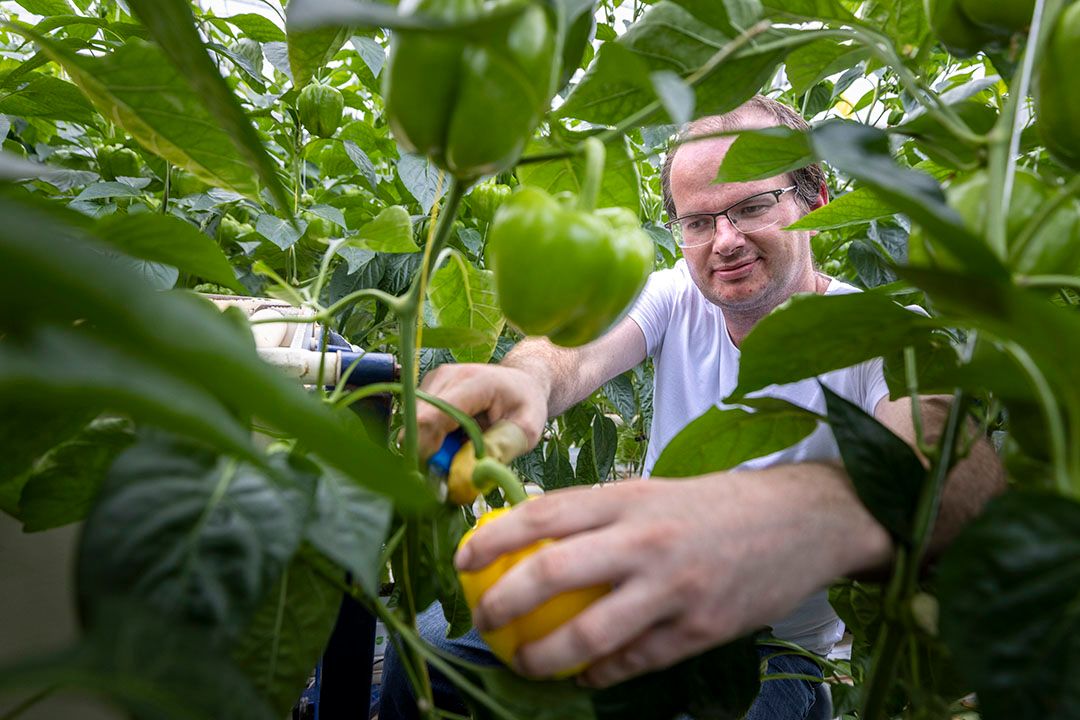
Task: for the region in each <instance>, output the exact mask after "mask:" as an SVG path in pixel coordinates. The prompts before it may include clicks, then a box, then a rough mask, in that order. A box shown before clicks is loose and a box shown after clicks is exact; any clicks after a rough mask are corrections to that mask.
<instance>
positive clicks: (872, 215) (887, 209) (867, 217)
mask: <svg viewBox="0 0 1080 720" xmlns="http://www.w3.org/2000/svg"><path fill="white" fill-rule="evenodd" d="M895 213H896V210H895V209H894V208H893V207H892V206H891V205H890V204H889V203H887V202H885V201H883V200H881V199H880V198H879V197H878V196H877V195H875V194H874V191H873V190H870V189H869V188H856V189H855V190H852V191H851V192H849V193H846V194H844V195H841V196H840V197H838V198H836V199H835V200H832V201H830V202H829V203H828V204H826V205H823V206H822V207H819V208H818V209H817V210H814V211H813V212H810V213H807V214H806V215H803V216H802V217H801V218H799V220H798V221H796V222H794V223H792V224H791V225H788V226H787V228H785V229H786V230H835V229H837V228H842V227H848V226H849V225H861V224H863V223H867V222H870V221H871V220H877V219H878V218H883V217H888V216H890V215H893V214H895Z"/></svg>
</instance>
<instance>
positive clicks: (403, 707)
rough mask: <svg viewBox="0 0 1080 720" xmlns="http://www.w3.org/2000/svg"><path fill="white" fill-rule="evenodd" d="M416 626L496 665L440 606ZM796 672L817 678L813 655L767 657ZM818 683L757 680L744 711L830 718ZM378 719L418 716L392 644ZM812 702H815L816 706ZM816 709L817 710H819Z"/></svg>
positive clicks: (439, 678) (442, 692)
mask: <svg viewBox="0 0 1080 720" xmlns="http://www.w3.org/2000/svg"><path fill="white" fill-rule="evenodd" d="M416 626H417V630H418V631H419V633H420V637H422V638H423V639H424V640H425V641H426V642H427V643H429V644H431V645H434V646H435V647H437V648H440V649H442V650H445V651H446V652H448V653H451V654H453V655H456V656H458V657H460V658H462V659H464V660H467V661H469V662H473V663H476V664H479V665H498V664H499V661H498V659H496V658H495V656H494V655H492V654H491V651H490V650H488V647H487V645H485V644H484V641H483V640H482V639H481V638H480V634H479V633H477V632H476V630H475V629H473V630H470V631H469V632H468V633H466V634H465V635H463V636H461V637H459V638H455V639H453V640H447V639H446V620H445V618H444V617H443V613H442V607H441V606H440V605H439V604H438V603H436V604H434V605H432V606H431V607H429V608H428V609H427V610H425V611H423V612H422V613H420V614H419V615H418V616H417V618H416ZM774 652H776V648H769V647H761V646H759V647H758V654H759V656H760V657H762V658H764V657H765V656H767V655H771V654H772V653H774ZM429 670H430V672H431V688H432V691H433V692H434V695H435V704H436V705H437V706H438V707H440V708H442V709H443V710H447V711H449V712H454V713H459V714H462V715H468V709H467V708H466V706H465V703H463V702H462V701H461V698H460V696H458V693H457V690H455V689H454V686H453V685H452V684H451V683H450V681H449V680H447V679H446V677H445V676H444V675H442V674H441V673H440V672H438V671H437V670H435V669H434V668H430V667H429ZM774 673H798V674H800V675H813V676H815V677H821V670H820V668H819V667H818V665H817V664H816V663H814V662H813V661H812V660H810V659H808V658H805V657H801V656H798V655H782V656H780V657H775V658H772V659H771V660H769V668H768V674H774ZM820 685H821V684H820V683H811V682H810V681H808V680H767V681H765V682H763V683H761V691H760V692H759V693H758V696H757V699H756V700H754V704H753V705H752V706H751V707H750V710H749V712H748V713H747V714H746V719H747V720H807V719H808V718H817V717H821V718H829V717H830V715H829V713H828V709H827V708H826V707H823V706H824V705H828V694H827V692H824V689H823V688H821V689H819V688H818V687H817V686H820ZM380 698H381V700H380V704H379V720H414V719H415V718H419V713H417V711H416V700H415V696H414V695H413V690H412V687H411V686H410V684H409V679H408V677H407V676H406V674H405V670H404V669H403V668H402V666H401V662H400V661H399V660H398V658H397V655H396V653H395V652H394V648H393V647H392V646H388V647H387V648H386V655H385V658H384V659H383V675H382V689H381V693H380ZM815 704H816V705H817V707H815ZM819 713H821V714H820V715H819Z"/></svg>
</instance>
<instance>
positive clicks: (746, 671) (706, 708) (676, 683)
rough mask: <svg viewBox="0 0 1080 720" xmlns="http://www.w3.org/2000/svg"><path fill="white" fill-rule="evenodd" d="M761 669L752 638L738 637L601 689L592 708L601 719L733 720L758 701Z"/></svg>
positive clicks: (595, 696) (598, 719) (594, 696)
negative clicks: (686, 719)
mask: <svg viewBox="0 0 1080 720" xmlns="http://www.w3.org/2000/svg"><path fill="white" fill-rule="evenodd" d="M758 664H759V660H758V653H757V649H756V646H755V642H754V638H753V637H752V636H750V637H744V638H740V639H738V640H735V641H732V642H730V643H728V644H726V645H721V646H720V647H718V648H713V649H712V650H709V651H707V652H705V653H703V654H701V655H698V656H697V657H694V658H690V659H689V660H684V661H682V662H680V663H678V664H677V665H674V666H672V667H670V668H667V669H666V670H661V671H659V672H654V673H650V674H648V675H643V676H639V677H636V678H634V679H632V680H628V681H626V682H624V683H621V684H619V685H616V686H614V687H611V688H608V689H606V690H601V691H599V692H597V693H596V694H595V695H593V707H594V708H595V710H596V717H597V720H616V719H618V718H627V717H633V718H635V720H670V718H674V717H677V716H679V715H681V714H682V713H688V714H689V715H690V716H691V717H694V718H699V719H700V720H734V719H735V718H740V717H742V716H743V714H744V713H745V712H746V711H747V710H748V709H749V708H750V705H751V704H752V703H753V702H754V698H755V697H757V694H758V690H759V687H760V680H759V679H758Z"/></svg>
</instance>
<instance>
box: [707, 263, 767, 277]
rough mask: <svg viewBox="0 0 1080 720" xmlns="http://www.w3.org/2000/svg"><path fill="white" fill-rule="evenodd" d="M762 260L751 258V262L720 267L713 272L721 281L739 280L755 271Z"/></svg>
mask: <svg viewBox="0 0 1080 720" xmlns="http://www.w3.org/2000/svg"><path fill="white" fill-rule="evenodd" d="M759 259H760V258H751V259H750V260H743V261H741V262H738V263H732V264H729V265H724V266H723V267H718V268H716V269H715V270H713V271H712V274H713V275H714V276H715V277H718V278H720V279H721V280H738V279H740V278H744V277H746V276H747V275H749V274H750V273H751V272H753V270H754V266H755V265H756V264H757V261H758V260H759Z"/></svg>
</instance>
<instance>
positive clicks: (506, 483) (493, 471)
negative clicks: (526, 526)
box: [473, 457, 529, 505]
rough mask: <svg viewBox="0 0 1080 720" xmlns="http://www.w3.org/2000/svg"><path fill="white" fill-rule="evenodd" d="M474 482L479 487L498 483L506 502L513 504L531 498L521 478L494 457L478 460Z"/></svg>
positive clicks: (474, 471) (474, 472)
mask: <svg viewBox="0 0 1080 720" xmlns="http://www.w3.org/2000/svg"><path fill="white" fill-rule="evenodd" d="M473 484H474V485H476V486H477V487H488V486H489V485H497V486H498V487H499V489H500V490H502V492H503V497H505V498H506V502H508V503H510V504H511V505H517V504H518V503H523V502H525V501H526V500H528V499H529V495H528V493H526V492H525V486H524V485H522V484H521V480H520V479H519V478H518V476H517V475H515V474H514V471H513V470H511V469H510V468H508V467H507V466H506V465H503V464H502V463H501V462H499V461H498V460H495V459H494V458H489V457H487V458H481V459H479V460H477V462H476V468H475V469H474V470H473Z"/></svg>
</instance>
